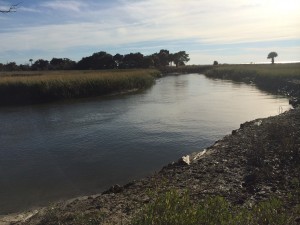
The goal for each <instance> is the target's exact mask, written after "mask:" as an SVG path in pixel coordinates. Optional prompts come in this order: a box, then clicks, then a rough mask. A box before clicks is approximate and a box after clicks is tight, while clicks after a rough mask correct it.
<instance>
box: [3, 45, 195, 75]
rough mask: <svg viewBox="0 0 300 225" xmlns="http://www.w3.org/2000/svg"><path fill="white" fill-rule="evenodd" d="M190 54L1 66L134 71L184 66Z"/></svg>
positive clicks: (5, 67)
mask: <svg viewBox="0 0 300 225" xmlns="http://www.w3.org/2000/svg"><path fill="white" fill-rule="evenodd" d="M189 60H190V59H189V54H187V53H186V52H185V51H179V52H175V53H170V52H169V50H166V49H162V50H160V51H159V52H158V53H154V54H151V55H147V56H144V55H143V54H142V53H140V52H137V53H129V54H125V55H121V54H119V53H117V54H115V55H114V56H113V55H111V54H109V53H107V52H104V51H100V52H96V53H94V54H92V55H91V56H87V57H83V58H82V59H81V60H79V61H78V62H75V61H72V60H70V59H68V58H52V59H51V60H50V61H48V60H44V59H38V60H36V61H34V60H33V59H29V63H30V64H27V65H19V66H18V65H16V63H15V62H10V63H7V64H5V65H4V64H1V65H0V71H13V70H72V69H78V70H104V69H133V68H153V67H156V68H161V67H166V66H171V65H172V64H173V63H174V65H176V67H178V66H184V65H185V63H187V62H188V61H189Z"/></svg>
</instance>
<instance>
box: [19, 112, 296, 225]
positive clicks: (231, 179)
mask: <svg viewBox="0 0 300 225" xmlns="http://www.w3.org/2000/svg"><path fill="white" fill-rule="evenodd" d="M299 162H300V108H297V109H294V110H290V111H288V112H285V113H283V114H280V115H278V116H275V117H269V118H266V119H257V120H254V121H251V122H246V123H244V124H241V126H240V128H239V129H237V130H234V131H232V134H231V135H228V136H225V137H224V138H223V139H222V140H219V141H217V142H216V143H215V144H214V145H213V146H211V147H209V148H207V149H205V150H204V151H201V152H198V153H193V154H191V155H189V156H185V157H183V158H182V159H180V160H179V161H178V162H175V163H171V164H169V165H167V166H166V167H164V168H163V169H162V170H161V171H160V172H158V173H157V174H154V175H153V176H150V177H147V178H144V179H142V180H138V181H133V182H131V183H128V184H126V185H125V186H119V185H115V186H113V187H111V188H110V189H109V190H107V191H106V192H104V193H102V194H100V195H95V196H90V197H84V198H80V199H75V200H70V201H67V202H61V203H58V204H57V205H54V206H52V207H51V208H47V209H42V210H40V211H39V212H37V213H36V214H35V215H34V216H32V217H30V218H27V220H26V221H25V222H24V221H23V222H17V223H14V224H24V225H37V224H45V225H47V224H48V225H50V224H59V223H60V224H77V223H76V221H80V218H89V217H90V218H98V221H101V224H127V223H130V220H131V218H132V217H133V216H134V215H135V214H136V213H137V212H138V211H139V210H140V209H141V207H142V206H144V205H145V204H147V203H148V202H150V201H151V200H152V199H151V198H152V197H153V193H161V192H164V191H167V190H170V189H177V190H179V191H180V190H189V193H190V195H191V199H192V200H193V201H199V200H201V199H203V198H205V197H206V196H212V195H218V196H224V197H225V198H226V199H228V200H229V201H230V202H231V203H232V204H236V205H245V206H251V205H253V204H255V203H257V202H259V201H261V200H264V199H268V198H270V197H272V196H277V197H279V198H281V199H282V200H283V202H284V203H285V204H286V207H287V208H289V207H293V206H294V205H295V204H299V202H298V201H299V198H297V199H291V198H290V196H289V195H290V193H294V192H295V189H297V188H298V190H299V181H300V163H299ZM151 192H152V194H149V193H151Z"/></svg>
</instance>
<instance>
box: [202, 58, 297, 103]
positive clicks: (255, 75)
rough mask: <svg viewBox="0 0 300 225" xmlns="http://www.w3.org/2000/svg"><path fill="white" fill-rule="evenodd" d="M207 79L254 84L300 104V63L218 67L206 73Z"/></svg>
mask: <svg viewBox="0 0 300 225" xmlns="http://www.w3.org/2000/svg"><path fill="white" fill-rule="evenodd" d="M205 75H206V76H207V77H211V78H221V79H228V80H233V81H238V82H246V83H254V84H255V85H257V87H259V88H261V89H263V90H266V91H269V92H272V93H275V94H277V93H281V94H284V95H287V96H289V97H290V103H291V104H292V105H293V106H296V105H299V104H300V63H289V64H261V65H259V64H247V65H218V66H214V67H212V68H211V69H209V70H207V71H206V72H205Z"/></svg>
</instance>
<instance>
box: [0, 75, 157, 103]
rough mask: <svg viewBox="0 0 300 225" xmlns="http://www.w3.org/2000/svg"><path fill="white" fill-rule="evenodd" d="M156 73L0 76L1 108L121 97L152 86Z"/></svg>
mask: <svg viewBox="0 0 300 225" xmlns="http://www.w3.org/2000/svg"><path fill="white" fill-rule="evenodd" d="M159 74H160V72H159V71H157V70H110V71H53V72H52V71H37V72H32V71H30V72H5V73H0V105H11V104H33V103H42V102H49V101H55V100H62V99H71V98H83V97H92V96H100V95H105V94H111V93H118V92H123V91H128V90H133V89H142V88H147V87H149V86H151V85H152V84H153V83H154V81H155V77H157V76H159Z"/></svg>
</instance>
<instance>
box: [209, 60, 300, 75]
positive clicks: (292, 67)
mask: <svg viewBox="0 0 300 225" xmlns="http://www.w3.org/2000/svg"><path fill="white" fill-rule="evenodd" d="M207 75H208V76H223V77H224V76H227V77H228V78H236V79H243V78H245V77H250V78H257V77H269V78H271V77H272V78H280V79H290V78H295V79H300V63H291V64H274V65H271V64H243V65H220V66H215V67H213V68H212V69H211V70H209V71H208V72H207Z"/></svg>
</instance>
